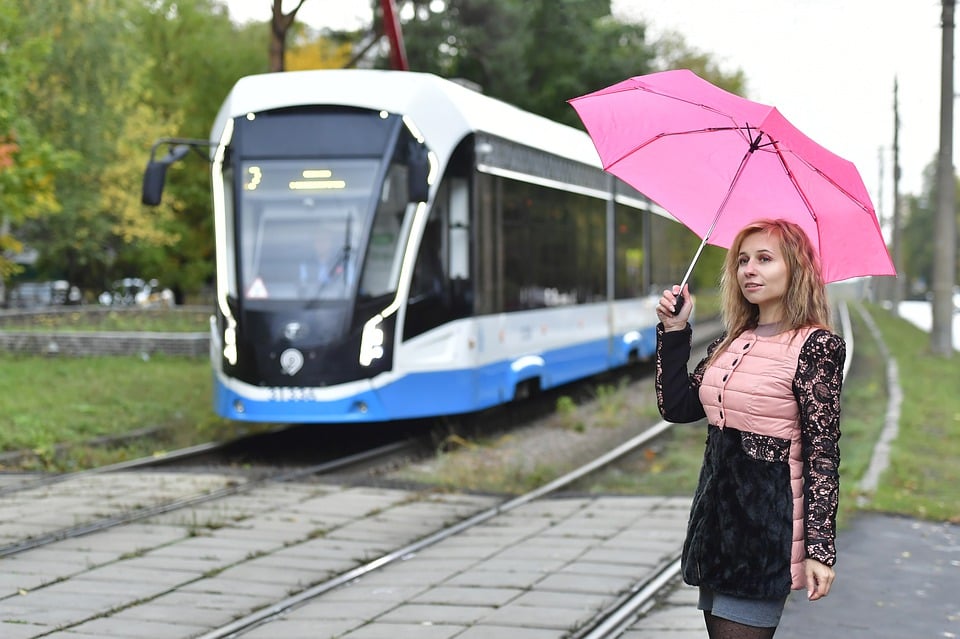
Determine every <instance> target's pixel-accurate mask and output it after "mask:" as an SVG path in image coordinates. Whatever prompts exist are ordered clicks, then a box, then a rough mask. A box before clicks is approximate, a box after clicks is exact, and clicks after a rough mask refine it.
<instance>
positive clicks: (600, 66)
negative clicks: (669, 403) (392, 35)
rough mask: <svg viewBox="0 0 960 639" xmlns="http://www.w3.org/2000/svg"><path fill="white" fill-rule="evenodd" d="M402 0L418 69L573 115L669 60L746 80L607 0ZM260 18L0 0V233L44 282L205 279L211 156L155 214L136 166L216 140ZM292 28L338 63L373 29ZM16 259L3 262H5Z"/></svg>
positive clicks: (221, 10)
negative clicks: (621, 15) (173, 143)
mask: <svg viewBox="0 0 960 639" xmlns="http://www.w3.org/2000/svg"><path fill="white" fill-rule="evenodd" d="M318 1H319V0H318ZM371 4H372V6H374V7H378V6H379V3H378V2H376V1H375V0H372V2H371ZM404 4H406V5H410V6H413V7H414V8H415V9H416V10H415V11H414V14H413V15H414V17H413V18H412V19H411V20H409V21H408V22H407V23H405V24H404V25H403V30H404V35H405V42H406V47H407V54H408V58H409V59H410V62H411V67H412V68H413V69H414V70H422V71H430V72H433V73H437V74H439V75H442V76H445V77H459V78H464V79H466V80H470V81H473V82H476V83H478V84H479V85H480V86H481V87H482V88H483V90H484V91H485V92H486V93H488V94H489V95H492V96H494V97H497V98H500V99H503V100H505V101H507V102H510V103H513V104H516V105H518V106H520V107H521V108H526V109H529V110H532V111H534V112H537V113H540V114H542V115H545V116H547V117H551V118H553V119H558V120H560V121H564V122H567V123H569V124H572V125H575V126H579V122H578V121H577V118H576V115H575V113H574V111H573V110H572V109H571V108H570V107H569V106H568V105H567V104H566V100H567V99H569V98H570V97H573V96H575V95H579V94H582V93H585V92H587V91H590V90H593V89H596V88H598V87H600V86H604V85H606V84H610V83H612V82H615V81H618V80H620V79H622V78H624V77H627V76H630V75H636V74H638V73H644V72H648V71H651V70H654V69H655V68H656V67H657V65H662V64H667V63H669V62H670V61H673V62H684V63H690V64H699V65H702V66H703V68H704V69H706V70H707V71H709V72H710V73H714V74H715V76H710V77H711V79H714V80H715V81H716V80H718V79H719V80H720V83H721V84H722V85H723V86H725V87H726V88H728V89H731V90H738V89H739V88H741V86H740V84H738V82H737V80H738V76H730V77H726V76H723V75H722V74H720V73H719V72H718V71H717V70H716V69H715V68H714V67H713V66H711V64H710V61H709V58H707V57H706V56H702V55H700V56H699V57H698V54H696V52H693V51H691V50H688V49H687V48H686V47H685V45H683V44H682V42H681V43H679V44H675V45H674V49H673V52H672V53H671V54H670V55H663V54H661V52H658V47H659V46H660V45H659V44H656V43H651V42H649V41H648V40H647V38H646V31H645V28H644V25H642V24H624V23H621V22H618V21H617V20H615V19H613V17H612V16H611V15H610V2H609V0H534V1H529V0H450V1H448V2H446V3H444V4H443V5H442V6H443V8H442V10H441V11H439V12H438V11H437V7H438V6H440V5H438V4H437V3H431V2H427V1H426V0H407V2H406V3H404ZM375 13H377V14H378V13H379V12H375ZM263 15H264V20H263V21H262V22H251V23H248V24H245V25H240V26H238V25H235V24H233V23H232V22H231V21H230V19H229V16H228V13H227V10H226V8H225V7H224V6H223V4H222V3H220V2H219V1H217V0H62V1H54V0H37V1H36V2H29V3H14V2H12V1H11V0H0V45H2V46H3V51H4V56H3V57H2V58H0V208H2V210H3V212H4V214H5V215H6V216H7V218H8V220H9V221H10V223H11V227H10V228H11V232H12V234H13V235H12V237H0V244H2V245H3V247H4V248H6V249H12V250H17V249H18V248H19V243H21V242H22V243H23V244H24V245H27V246H30V247H31V248H35V249H37V250H38V251H39V255H40V260H39V262H38V263H37V265H36V267H35V271H36V275H37V276H38V277H42V278H54V277H56V278H58V279H59V278H63V279H68V280H70V281H71V282H72V283H74V284H79V285H80V286H81V287H83V288H87V289H92V290H95V291H96V290H100V289H101V287H103V286H104V285H105V284H106V283H107V282H109V281H111V280H113V279H116V278H117V277H122V276H131V275H138V276H143V277H159V278H162V279H163V281H164V283H165V284H168V285H170V286H173V287H174V288H176V289H179V290H181V291H184V292H186V293H187V294H190V293H194V292H196V291H198V290H200V289H201V288H202V287H203V286H204V285H205V284H207V283H208V282H209V281H210V280H211V278H212V275H213V269H214V260H213V240H212V238H213V229H212V217H211V215H210V203H209V199H210V196H209V175H208V171H207V164H206V162H205V161H204V159H203V158H201V157H194V156H190V157H188V158H187V159H185V160H184V161H182V162H178V163H177V164H175V165H173V166H172V167H171V168H170V170H169V174H168V180H167V188H166V191H165V194H164V203H163V204H162V205H161V206H160V207H157V208H146V207H143V206H142V205H141V204H140V203H139V192H140V182H141V179H142V171H143V167H144V164H145V162H146V160H147V154H148V151H149V148H150V145H151V144H152V143H153V141H154V140H156V139H157V138H160V137H190V138H206V137H207V135H208V133H209V128H210V125H211V122H212V120H213V118H214V116H215V114H216V112H217V109H218V108H219V105H220V103H221V102H222V100H223V98H224V96H225V95H226V94H227V92H228V91H229V89H230V87H231V86H232V85H233V83H234V82H235V81H236V80H237V79H238V78H240V77H242V76H244V75H250V74H254V73H261V72H265V71H267V70H268V67H269V58H268V52H269V44H270V31H269V15H270V14H269V11H268V3H264V14H263ZM291 33H292V34H294V38H295V40H294V43H293V46H292V48H291V58H292V62H293V63H294V66H297V67H298V68H299V67H301V66H302V67H318V66H330V65H333V64H345V63H346V59H347V51H348V50H350V48H351V47H354V46H355V50H360V49H362V48H363V46H365V43H366V42H369V41H371V40H372V38H371V36H372V35H373V31H372V30H371V32H370V33H364V32H354V33H326V32H321V33H314V32H310V31H309V30H307V29H305V28H303V27H302V26H301V25H295V26H294V28H293V30H292V31H291ZM684 56H686V57H684ZM338 61H339V62H338ZM378 64H379V65H380V66H386V54H384V55H383V57H382V58H380V59H379V61H378ZM725 82H727V83H726V84H724V83H725ZM741 84H742V83H741ZM10 142H12V143H13V144H14V146H4V145H6V144H8V143H10ZM11 149H14V150H13V151H11ZM7 160H10V161H9V162H7ZM13 238H16V239H13ZM685 255H689V253H686V254H685ZM704 259H705V260H707V261H709V260H710V256H709V255H705V256H704ZM8 266H9V264H7V265H6V266H5V264H4V263H3V262H2V261H0V273H2V274H4V275H9V274H10V269H9V268H8ZM702 270H703V271H708V270H712V269H711V267H710V266H709V265H705V266H704V268H703V269H702Z"/></svg>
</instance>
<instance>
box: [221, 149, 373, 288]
mask: <svg viewBox="0 0 960 639" xmlns="http://www.w3.org/2000/svg"><path fill="white" fill-rule="evenodd" d="M376 171H377V162H376V161H374V160H336V161H330V160H323V161H319V160H318V161H310V160H299V159H298V160H264V161H259V162H247V163H245V164H243V166H242V175H243V184H242V192H241V201H240V206H239V212H240V219H239V220H238V221H239V224H238V229H237V230H238V232H239V233H240V245H239V249H240V263H241V269H240V282H239V285H240V286H241V288H242V290H243V292H244V297H245V298H246V299H264V300H284V301H311V300H337V299H346V298H348V297H350V296H351V295H352V294H353V293H352V292H353V288H354V286H355V283H356V277H357V272H358V270H359V265H360V259H361V257H362V253H363V251H362V247H361V238H362V237H363V229H364V227H365V226H366V224H367V220H366V217H367V208H368V207H369V206H370V194H371V189H372V188H373V183H374V178H375V176H376Z"/></svg>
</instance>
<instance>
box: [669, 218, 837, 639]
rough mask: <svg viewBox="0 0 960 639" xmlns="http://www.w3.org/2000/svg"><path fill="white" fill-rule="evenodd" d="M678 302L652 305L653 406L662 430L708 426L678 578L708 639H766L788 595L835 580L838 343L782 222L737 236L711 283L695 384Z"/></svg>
mask: <svg viewBox="0 0 960 639" xmlns="http://www.w3.org/2000/svg"><path fill="white" fill-rule="evenodd" d="M680 293H681V291H680V290H679V287H677V286H675V287H673V290H665V291H664V292H663V296H662V297H661V298H660V302H659V304H658V306H657V316H658V318H659V319H660V324H659V325H658V327H657V378H656V385H657V401H658V404H659V407H660V413H661V414H662V415H663V417H664V418H665V419H667V420H669V421H672V422H692V421H697V420H699V419H702V418H704V417H706V418H707V422H708V427H707V444H706V452H705V454H704V460H703V466H702V468H701V470H700V478H699V481H698V486H697V490H696V493H695V495H694V498H693V505H692V507H691V512H690V521H689V523H688V528H687V537H686V540H685V542H684V547H683V577H684V581H686V582H687V583H688V584H690V585H694V586H699V587H700V601H699V604H698V607H699V608H700V609H701V610H703V615H704V620H705V622H706V626H707V631H708V633H709V635H710V637H711V638H713V639H718V638H723V639H727V638H733V637H741V638H756V639H761V638H764V637H773V635H774V632H776V629H777V625H778V624H779V622H780V614H781V613H782V611H783V606H784V603H785V602H786V598H787V595H788V594H789V593H790V590H791V589H794V590H799V589H803V588H806V590H807V596H808V598H809V599H810V600H811V601H815V600H817V599H820V598H822V597H825V596H826V595H827V594H828V593H829V592H830V586H831V584H832V583H833V580H834V571H833V568H832V566H833V564H834V561H835V560H836V549H835V545H834V540H835V534H836V514H837V501H838V490H839V474H838V469H839V465H840V453H839V449H838V446H837V441H838V440H839V438H840V428H839V425H840V389H841V385H842V382H843V362H844V359H845V358H846V346H845V344H844V342H843V340H842V339H841V338H840V337H838V336H836V335H834V334H833V333H832V332H831V331H830V329H829V328H828V323H829V306H828V304H827V299H826V291H825V288H824V284H823V278H822V277H821V274H820V269H819V264H818V262H817V257H816V255H815V252H814V250H813V247H812V246H811V244H810V241H809V239H808V238H807V236H806V234H805V233H804V232H803V230H802V229H800V227H799V226H797V225H795V224H793V223H791V222H786V221H783V220H761V221H758V222H754V223H752V224H750V225H748V226H747V227H746V228H744V229H743V230H741V231H740V233H739V234H738V235H737V237H736V238H735V240H734V242H733V245H732V246H731V248H730V251H729V253H728V254H727V258H726V261H725V263H724V268H723V273H722V275H721V279H720V296H721V313H722V318H723V324H724V328H725V332H724V334H723V335H722V336H721V337H720V338H718V339H717V340H716V341H715V342H713V343H712V344H711V345H710V346H709V348H708V349H707V357H706V358H705V359H704V360H703V361H701V362H700V363H699V364H698V365H697V366H696V368H695V369H694V371H693V373H692V374H689V373H688V372H687V360H688V359H689V357H690V337H691V329H690V326H689V324H688V323H687V320H688V318H689V317H690V312H691V310H692V306H693V305H692V304H689V303H687V304H682V305H681V308H680V310H679V312H678V313H677V314H676V315H674V309H675V305H676V301H677V297H678V296H679V294H680ZM682 294H683V296H684V298H685V300H688V301H689V300H690V296H689V290H688V288H687V287H684V290H683V291H682Z"/></svg>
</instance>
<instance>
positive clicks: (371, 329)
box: [360, 315, 383, 366]
mask: <svg viewBox="0 0 960 639" xmlns="http://www.w3.org/2000/svg"><path fill="white" fill-rule="evenodd" d="M382 323H383V316H382V315H376V316H375V317H373V318H371V319H369V320H367V323H366V324H364V325H363V332H362V333H361V334H360V365H361V366H370V364H372V363H373V362H375V361H376V360H378V359H380V358H381V357H383V329H382V328H381V327H380V325H381V324H382Z"/></svg>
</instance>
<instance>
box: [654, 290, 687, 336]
mask: <svg viewBox="0 0 960 639" xmlns="http://www.w3.org/2000/svg"><path fill="white" fill-rule="evenodd" d="M681 295H682V298H681ZM681 299H682V302H681ZM678 306H679V308H678ZM692 312H693V304H692V303H691V299H690V285H689V284H684V285H683V292H682V293H681V291H680V287H679V286H678V285H676V284H674V285H673V288H669V289H666V290H664V291H663V295H662V296H660V301H659V302H658V303H657V317H658V318H659V319H660V321H661V322H662V323H663V330H664V331H666V332H667V333H669V332H671V331H682V330H683V329H684V328H686V327H687V320H689V319H690V313H692Z"/></svg>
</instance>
